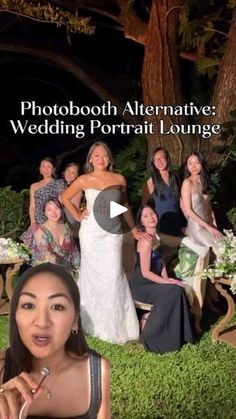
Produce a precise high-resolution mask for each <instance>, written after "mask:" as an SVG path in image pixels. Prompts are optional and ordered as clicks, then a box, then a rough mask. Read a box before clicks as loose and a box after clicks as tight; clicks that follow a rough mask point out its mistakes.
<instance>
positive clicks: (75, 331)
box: [71, 329, 79, 335]
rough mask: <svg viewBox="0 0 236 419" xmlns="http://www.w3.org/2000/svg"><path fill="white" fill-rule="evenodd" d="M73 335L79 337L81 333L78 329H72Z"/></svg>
mask: <svg viewBox="0 0 236 419" xmlns="http://www.w3.org/2000/svg"><path fill="white" fill-rule="evenodd" d="M71 333H72V335H78V333H79V332H78V329H76V330H75V329H72V330H71Z"/></svg>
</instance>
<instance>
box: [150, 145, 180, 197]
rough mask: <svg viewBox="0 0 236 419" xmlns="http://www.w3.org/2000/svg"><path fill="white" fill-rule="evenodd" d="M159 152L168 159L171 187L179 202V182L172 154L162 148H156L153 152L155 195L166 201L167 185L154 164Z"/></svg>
mask: <svg viewBox="0 0 236 419" xmlns="http://www.w3.org/2000/svg"><path fill="white" fill-rule="evenodd" d="M158 151H163V153H164V154H165V157H166V160H167V169H168V172H169V185H170V187H171V189H172V190H173V191H174V194H175V196H176V199H177V200H178V199H179V197H180V190H179V184H178V180H177V177H176V175H175V174H174V173H173V171H172V167H171V158H170V154H169V152H168V151H167V150H166V149H165V148H162V147H157V148H155V150H154V151H153V154H152V159H151V176H152V181H153V186H154V193H155V194H156V195H157V196H158V197H159V198H160V199H162V200H164V199H165V193H164V192H165V188H166V184H165V182H164V181H163V179H162V177H161V174H160V172H159V170H158V169H157V168H156V166H155V162H154V158H155V155H156V153H158Z"/></svg>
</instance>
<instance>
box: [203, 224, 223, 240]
mask: <svg viewBox="0 0 236 419" xmlns="http://www.w3.org/2000/svg"><path fill="white" fill-rule="evenodd" d="M206 229H207V231H209V233H211V234H212V236H213V237H215V238H216V239H219V238H221V237H223V234H222V233H221V232H220V231H219V230H217V228H216V227H213V226H211V225H209V224H208V226H207V227H206Z"/></svg>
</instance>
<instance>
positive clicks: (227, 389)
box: [0, 316, 236, 419]
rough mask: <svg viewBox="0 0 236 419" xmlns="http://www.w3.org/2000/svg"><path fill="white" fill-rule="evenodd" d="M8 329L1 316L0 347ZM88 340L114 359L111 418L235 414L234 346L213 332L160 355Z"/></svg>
mask: <svg viewBox="0 0 236 419" xmlns="http://www.w3.org/2000/svg"><path fill="white" fill-rule="evenodd" d="M6 329H7V318H6V317H3V316H2V317H0V347H1V348H5V347H6V343H7V337H6V335H7V332H6ZM88 342H89V344H90V346H91V347H92V348H94V349H96V350H97V351H98V352H99V353H101V354H102V355H104V356H106V357H107V358H108V359H109V360H110V361H111V364H112V418H113V419H142V418H143V419H202V418H205V419H235V417H236V416H235V393H236V380H235V373H236V350H235V348H233V347H230V346H229V345H227V344H225V343H219V342H218V343H212V341H211V331H210V332H207V333H205V334H204V336H203V337H202V338H201V340H200V342H198V343H197V344H196V345H186V346H184V347H183V348H182V350H181V351H178V352H173V353H169V354H164V355H157V354H154V353H148V352H145V350H144V349H143V347H142V346H141V345H140V344H139V343H132V342H131V343H128V344H126V345H123V346H118V345H114V344H110V343H107V342H102V341H100V340H99V339H95V338H88Z"/></svg>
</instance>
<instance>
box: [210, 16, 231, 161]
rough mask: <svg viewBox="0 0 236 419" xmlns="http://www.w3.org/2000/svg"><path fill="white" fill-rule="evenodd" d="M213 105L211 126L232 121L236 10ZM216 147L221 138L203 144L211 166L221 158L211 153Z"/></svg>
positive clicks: (213, 138) (219, 143) (214, 138)
mask: <svg viewBox="0 0 236 419" xmlns="http://www.w3.org/2000/svg"><path fill="white" fill-rule="evenodd" d="M213 105H214V106H215V107H216V115H215V116H212V118H211V121H210V123H211V124H222V123H224V122H227V121H229V120H230V119H232V118H231V117H230V115H229V113H230V111H232V110H234V109H236V9H235V10H234V13H233V19H232V23H231V27H230V31H229V37H228V41H227V44H226V48H225V53H224V56H223V59H222V61H221V65H220V68H219V72H218V76H217V81H216V85H215V89H214V95H213ZM207 123H209V120H207ZM216 145H222V143H221V142H220V140H219V136H214V137H212V138H211V141H210V142H207V143H206V144H203V147H204V148H205V149H206V150H207V151H208V152H210V154H209V163H210V164H214V163H215V162H216V161H217V160H218V158H219V155H217V154H216V153H214V152H213V151H211V150H212V148H213V147H214V146H216Z"/></svg>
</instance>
